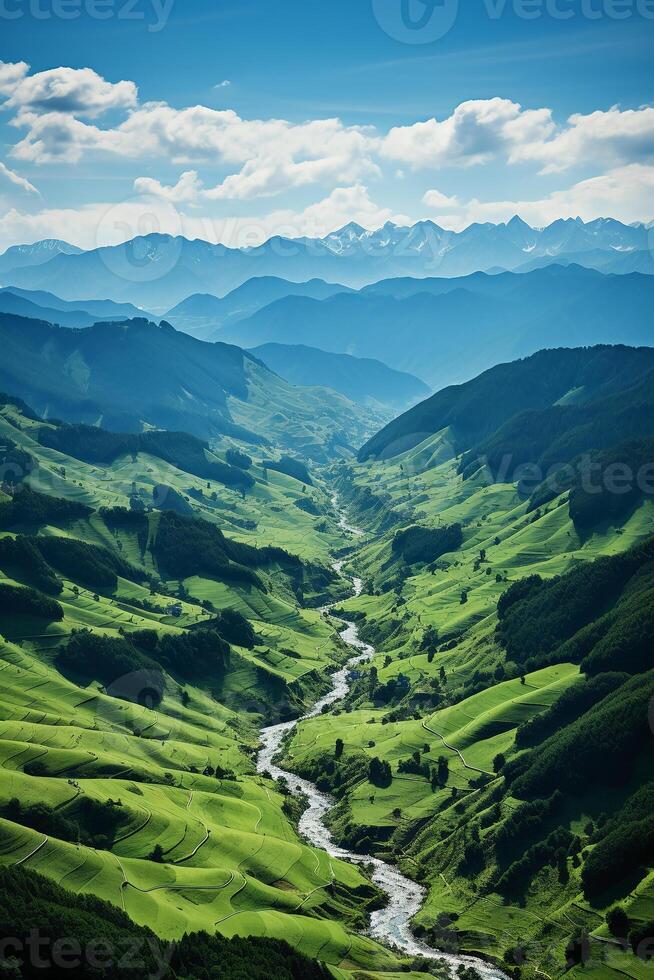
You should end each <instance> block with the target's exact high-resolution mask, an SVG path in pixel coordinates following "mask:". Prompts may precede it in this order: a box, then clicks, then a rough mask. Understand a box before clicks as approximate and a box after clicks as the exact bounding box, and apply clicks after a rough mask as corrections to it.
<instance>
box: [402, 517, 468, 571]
mask: <svg viewBox="0 0 654 980" xmlns="http://www.w3.org/2000/svg"><path fill="white" fill-rule="evenodd" d="M462 543H463V531H462V528H461V525H460V524H450V525H449V526H448V527H421V526H420V525H419V524H414V525H412V526H411V527H407V528H405V529H404V530H402V531H396V532H395V535H394V537H393V544H392V550H393V553H394V554H396V555H400V557H401V558H403V559H404V561H405V562H406V563H407V564H408V565H414V564H416V563H417V562H431V561H436V559H437V558H440V557H441V556H442V555H445V554H447V553H448V552H450V551H456V550H457V548H460V547H461V545H462Z"/></svg>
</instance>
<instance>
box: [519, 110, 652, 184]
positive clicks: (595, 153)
mask: <svg viewBox="0 0 654 980" xmlns="http://www.w3.org/2000/svg"><path fill="white" fill-rule="evenodd" d="M514 160H515V161H536V162H538V163H544V164H545V166H544V168H543V170H542V173H556V172H560V171H562V170H567V169H569V168H570V167H574V166H578V165H579V164H587V163H589V162H592V164H593V165H594V166H598V165H600V166H607V165H608V166H616V165H619V164H625V163H639V162H646V161H648V160H649V161H654V108H652V107H644V108H641V109H626V110H621V109H620V108H618V107H617V106H614V107H613V108H612V109H609V111H608V112H601V111H598V112H591V113H590V114H589V115H586V116H584V115H580V114H577V115H573V116H570V118H569V119H568V126H567V128H566V129H563V130H561V131H560V132H558V133H557V134H556V135H555V136H554V137H553V138H551V139H548V140H545V141H541V140H535V141H528V142H526V143H524V144H523V145H521V146H519V147H517V148H516V150H515V153H514Z"/></svg>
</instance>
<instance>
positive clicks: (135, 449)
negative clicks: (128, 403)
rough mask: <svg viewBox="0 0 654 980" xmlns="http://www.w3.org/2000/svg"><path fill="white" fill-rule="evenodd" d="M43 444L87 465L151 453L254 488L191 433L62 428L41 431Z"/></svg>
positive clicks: (231, 483)
mask: <svg viewBox="0 0 654 980" xmlns="http://www.w3.org/2000/svg"><path fill="white" fill-rule="evenodd" d="M39 442H40V443H41V445H43V446H48V447H49V448H51V449H56V450H58V452H61V453H65V454H66V455H68V456H74V457H75V458H76V459H82V460H84V461H85V462H87V463H112V462H113V461H114V460H115V459H117V458H118V457H119V456H124V455H125V454H131V455H135V454H136V453H148V454H149V455H151V456H157V457H158V458H159V459H163V460H164V461H165V462H167V463H170V464H171V465H172V466H175V467H177V469H180V470H184V471H185V472H186V473H192V474H193V476H199V477H202V479H205V480H215V481H216V482H217V483H222V484H223V485H224V486H227V487H233V488H235V489H238V490H249V489H250V487H252V486H254V480H253V479H252V477H251V476H250V475H249V474H248V473H245V472H244V471H243V469H242V468H241V467H239V466H233V465H228V464H225V463H221V462H220V460H218V459H215V458H213V459H210V458H209V457H207V452H209V444H208V443H206V442H203V440H202V439H198V438H197V437H196V436H193V435H190V434H189V433H188V432H168V431H167V430H164V429H154V430H150V431H148V432H138V433H122V432H108V431H107V430H106V429H100V428H97V427H96V426H92V425H62V426H59V427H57V428H45V427H44V428H43V429H41V430H40V432H39ZM228 463H229V461H228Z"/></svg>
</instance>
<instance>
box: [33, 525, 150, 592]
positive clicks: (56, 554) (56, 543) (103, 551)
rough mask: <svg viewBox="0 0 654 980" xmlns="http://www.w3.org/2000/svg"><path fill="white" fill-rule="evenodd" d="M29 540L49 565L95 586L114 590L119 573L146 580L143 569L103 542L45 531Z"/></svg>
mask: <svg viewBox="0 0 654 980" xmlns="http://www.w3.org/2000/svg"><path fill="white" fill-rule="evenodd" d="M29 540H30V541H31V542H32V544H33V545H34V547H35V548H37V549H38V551H39V553H40V554H41V556H42V557H43V559H44V560H45V561H46V562H48V564H49V565H53V566H54V567H55V568H56V569H58V571H60V572H62V573H63V574H64V575H66V576H67V577H68V578H71V579H73V580H74V581H77V582H82V583H83V584H84V585H87V586H89V588H92V589H98V590H100V591H107V592H113V591H114V590H115V589H116V586H117V585H118V576H119V575H120V576H122V577H123V578H127V579H130V580H131V581H132V582H143V581H145V579H146V578H147V575H146V574H145V572H143V571H142V570H141V569H139V568H136V567H135V566H134V565H131V564H130V563H129V562H127V561H125V560H124V559H123V558H121V557H120V555H118V554H116V553H115V552H113V551H110V550H109V549H108V548H103V547H102V546H101V545H96V544H87V542H86V541H79V540H77V539H76V538H64V537H60V536H59V535H43V536H41V537H33V538H30V539H29Z"/></svg>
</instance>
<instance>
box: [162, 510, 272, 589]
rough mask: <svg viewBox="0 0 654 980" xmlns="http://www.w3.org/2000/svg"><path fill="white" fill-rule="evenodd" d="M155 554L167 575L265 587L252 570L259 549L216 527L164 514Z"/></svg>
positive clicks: (199, 521) (257, 562)
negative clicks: (212, 578) (244, 543)
mask: <svg viewBox="0 0 654 980" xmlns="http://www.w3.org/2000/svg"><path fill="white" fill-rule="evenodd" d="M152 553H153V555H154V557H155V558H156V560H157V564H158V565H159V568H160V569H161V570H162V571H163V572H164V574H167V575H170V576H173V577H174V578H179V579H182V578H188V577H189V576H191V575H200V574H202V573H203V572H204V573H205V574H207V575H212V576H215V577H216V578H219V579H220V580H222V581H230V582H244V583H247V584H250V585H256V586H258V587H259V588H262V582H261V579H260V578H259V576H258V575H257V574H256V573H255V572H254V571H252V568H253V567H254V566H255V565H256V564H259V561H258V560H257V559H258V557H259V556H258V555H257V549H256V548H252V547H251V546H250V545H240V544H237V543H236V542H233V541H230V540H229V539H227V538H226V537H225V535H224V534H223V533H222V531H221V530H220V529H219V528H217V527H216V525H215V524H210V523H209V522H208V521H202V520H193V519H188V518H184V517H182V516H180V515H179V514H173V513H172V512H170V511H165V512H164V513H163V514H162V515H161V519H160V521H159V527H158V530H157V536H156V538H155V540H154V542H153V544H152Z"/></svg>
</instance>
